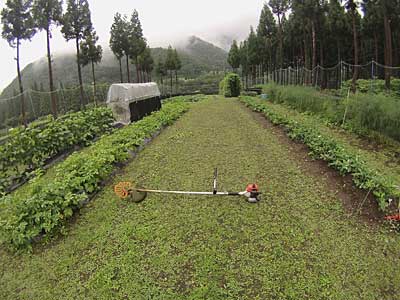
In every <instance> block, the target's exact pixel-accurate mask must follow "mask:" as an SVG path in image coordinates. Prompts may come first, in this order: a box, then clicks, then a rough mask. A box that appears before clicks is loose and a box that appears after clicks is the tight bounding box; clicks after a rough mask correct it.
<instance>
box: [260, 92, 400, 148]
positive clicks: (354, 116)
mask: <svg viewBox="0 0 400 300" xmlns="http://www.w3.org/2000/svg"><path fill="white" fill-rule="evenodd" d="M264 90H265V92H266V93H267V94H268V95H269V99H270V100H271V101H272V102H274V103H284V104H286V105H288V106H290V107H291V108H293V109H296V110H298V111H300V112H311V113H315V114H319V115H321V116H323V117H325V118H327V119H328V120H329V121H330V122H332V123H335V124H338V125H342V123H343V120H344V119H345V124H346V126H348V127H350V128H351V129H353V130H354V131H356V132H358V133H360V134H364V133H367V134H368V131H376V132H378V133H380V134H383V135H385V136H387V137H390V138H393V139H396V140H398V141H399V140H400V122H399V120H400V106H399V103H400V101H399V100H398V99H396V98H392V97H387V96H384V95H371V94H361V93H359V94H355V95H350V98H349V99H348V100H347V95H346V97H345V98H339V97H333V96H330V95H328V94H323V93H321V92H318V91H316V90H315V89H313V88H311V87H301V86H278V85H274V84H272V85H268V86H266V87H264Z"/></svg>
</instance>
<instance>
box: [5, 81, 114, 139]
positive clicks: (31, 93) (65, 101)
mask: <svg viewBox="0 0 400 300" xmlns="http://www.w3.org/2000/svg"><path fill="white" fill-rule="evenodd" d="M108 88H109V85H108V84H101V85H97V86H96V94H95V93H94V89H93V86H84V89H83V90H84V99H83V104H84V105H92V104H94V103H99V104H101V103H104V102H105V100H106V98H107V91H108ZM52 94H54V95H55V99H56V103H57V111H58V114H60V115H62V114H65V113H67V112H72V111H78V110H80V109H81V106H80V89H79V87H74V88H59V89H57V90H55V91H54V92H45V91H37V90H33V89H27V90H25V91H24V93H23V94H17V95H14V96H13V97H9V98H0V129H2V130H3V131H6V129H7V128H10V127H15V126H18V125H19V124H21V123H22V117H21V106H22V105H21V104H22V103H21V101H24V103H25V111H26V119H27V121H28V122H32V121H34V120H37V119H40V118H41V117H44V116H47V115H49V114H51V113H52V110H51V98H52V97H51V96H52Z"/></svg>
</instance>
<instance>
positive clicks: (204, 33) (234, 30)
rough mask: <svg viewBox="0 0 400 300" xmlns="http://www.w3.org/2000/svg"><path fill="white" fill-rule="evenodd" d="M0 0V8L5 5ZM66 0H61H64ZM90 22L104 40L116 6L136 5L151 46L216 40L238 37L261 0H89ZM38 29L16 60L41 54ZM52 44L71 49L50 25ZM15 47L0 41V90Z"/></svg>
mask: <svg viewBox="0 0 400 300" xmlns="http://www.w3.org/2000/svg"><path fill="white" fill-rule="evenodd" d="M5 2H6V1H5V0H0V9H2V8H3V7H4V6H5ZM65 2H66V0H64V3H65ZM89 5H90V9H91V12H92V22H93V25H94V27H95V29H96V31H97V33H98V35H99V37H100V43H101V44H102V45H103V46H106V45H108V40H109V36H110V34H109V31H110V27H111V24H112V22H113V17H114V14H115V13H116V12H120V13H121V14H131V12H132V11H133V9H137V10H138V12H139V17H140V20H141V22H142V27H143V31H144V35H145V36H146V38H147V39H148V41H149V44H150V46H151V47H155V46H165V45H168V44H169V43H172V44H173V43H174V42H176V41H182V40H183V39H184V38H186V37H187V36H189V35H197V36H199V37H200V38H203V39H206V40H208V41H211V42H217V39H218V37H219V36H220V35H223V34H227V35H232V36H233V37H234V38H239V39H241V38H243V36H244V35H245V34H247V32H248V30H249V27H250V25H254V26H255V25H256V24H257V22H258V18H259V15H260V13H261V9H262V6H263V0H196V1H194V0H193V1H192V0H112V1H104V0H89ZM45 47H46V39H45V35H44V34H43V33H38V34H36V35H35V36H34V37H33V39H32V41H31V42H23V44H22V48H21V64H22V66H23V67H24V66H26V65H27V64H29V63H31V62H33V61H35V60H36V59H38V58H40V57H42V56H44V55H45V54H46V50H45V49H46V48H45ZM52 49H53V51H56V52H61V51H74V44H73V42H72V41H70V42H69V43H67V42H65V40H64V39H63V38H62V36H61V34H60V29H59V28H55V29H54V30H53V39H52ZM14 57H15V50H14V49H12V48H10V47H9V45H8V43H7V42H6V41H5V40H3V39H1V41H0V62H1V70H0V91H1V90H2V89H3V88H5V86H6V85H8V84H9V83H10V82H11V80H12V79H13V78H14V77H15V76H16V66H15V61H14Z"/></svg>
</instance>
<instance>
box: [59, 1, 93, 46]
mask: <svg viewBox="0 0 400 300" xmlns="http://www.w3.org/2000/svg"><path fill="white" fill-rule="evenodd" d="M62 23H63V26H62V28H61V32H62V34H63V35H64V38H65V39H66V40H67V41H69V40H72V39H76V40H78V41H79V40H81V39H83V38H85V36H87V35H88V34H90V32H91V31H92V30H93V27H92V21H91V17H90V9H89V3H88V1H87V0H79V1H76V0H67V11H66V12H65V14H64V16H63V22H62Z"/></svg>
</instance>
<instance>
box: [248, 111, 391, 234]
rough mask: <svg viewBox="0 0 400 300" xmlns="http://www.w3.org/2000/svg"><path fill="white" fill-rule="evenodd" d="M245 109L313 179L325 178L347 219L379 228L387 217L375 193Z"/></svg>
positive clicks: (281, 129) (255, 113)
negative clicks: (314, 156) (353, 218)
mask: <svg viewBox="0 0 400 300" xmlns="http://www.w3.org/2000/svg"><path fill="white" fill-rule="evenodd" d="M243 107H245V106H243ZM245 108H246V110H247V111H248V113H249V114H250V115H251V116H252V118H253V119H254V120H256V121H257V122H258V123H260V124H261V126H263V127H264V128H267V129H269V130H271V131H272V132H273V134H274V135H275V136H277V137H278V139H279V141H280V142H281V143H282V144H285V145H287V146H288V147H289V149H290V150H291V152H292V153H291V154H292V155H293V157H294V158H295V159H296V160H297V161H298V164H299V166H300V167H301V169H302V170H304V172H305V173H308V174H311V175H312V176H313V177H324V178H325V179H326V186H327V188H328V189H329V191H330V192H332V193H335V194H337V196H338V198H339V199H341V201H342V203H343V207H344V209H345V211H346V213H347V217H352V216H357V217H358V218H359V219H360V220H361V221H362V222H364V223H366V224H368V225H370V226H372V227H377V226H378V225H382V224H383V223H384V214H383V212H381V211H380V210H379V207H378V203H377V202H376V200H375V198H374V197H373V195H372V193H368V192H367V191H363V190H360V189H359V188H357V187H356V186H355V185H354V184H353V180H352V176H351V175H347V176H341V175H340V174H339V172H337V171H336V170H334V169H332V168H331V167H329V166H328V164H327V163H326V162H325V161H323V160H315V159H312V158H311V157H310V156H309V155H308V153H309V152H310V151H309V148H308V147H307V146H306V145H305V144H303V143H301V142H296V141H293V140H291V139H290V138H289V137H288V136H287V134H286V132H285V130H284V128H283V127H282V126H279V125H274V124H272V123H271V121H269V120H268V118H267V117H266V116H265V115H264V114H262V113H260V112H255V111H252V110H251V109H250V108H248V107H245Z"/></svg>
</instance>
